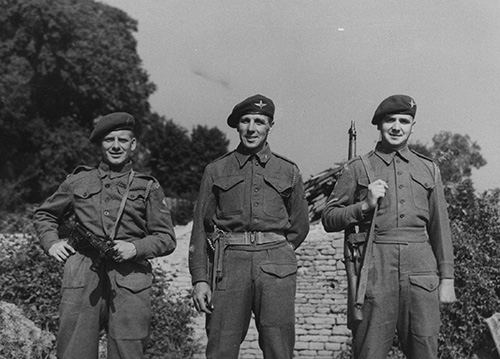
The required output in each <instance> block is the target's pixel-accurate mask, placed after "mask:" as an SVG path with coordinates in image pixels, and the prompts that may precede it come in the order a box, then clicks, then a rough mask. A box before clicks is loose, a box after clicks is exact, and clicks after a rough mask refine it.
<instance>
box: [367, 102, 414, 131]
mask: <svg viewBox="0 0 500 359" xmlns="http://www.w3.org/2000/svg"><path fill="white" fill-rule="evenodd" d="M416 112H417V104H416V103H415V100H414V99H413V98H412V97H410V96H408V95H392V96H389V97H387V98H386V99H385V100H383V101H382V102H381V103H380V105H378V107H377V109H376V110H375V113H374V115H373V118H372V124H374V125H377V124H378V123H379V122H380V121H381V120H383V119H384V118H385V117H386V116H390V115H395V114H400V115H410V116H412V117H413V118H415V113H416Z"/></svg>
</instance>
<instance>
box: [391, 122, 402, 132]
mask: <svg viewBox="0 0 500 359" xmlns="http://www.w3.org/2000/svg"><path fill="white" fill-rule="evenodd" d="M392 129H393V130H395V131H400V130H401V123H399V121H394V123H393V124H392Z"/></svg>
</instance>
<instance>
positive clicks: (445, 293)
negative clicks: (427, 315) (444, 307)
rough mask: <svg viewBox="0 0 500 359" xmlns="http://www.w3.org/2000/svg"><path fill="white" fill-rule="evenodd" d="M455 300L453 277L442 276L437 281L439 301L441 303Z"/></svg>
mask: <svg viewBox="0 0 500 359" xmlns="http://www.w3.org/2000/svg"><path fill="white" fill-rule="evenodd" d="M456 300H457V297H456V295H455V284H454V281H453V279H448V278H443V279H441V281H440V282H439V301H440V302H441V303H453V302H455V301H456Z"/></svg>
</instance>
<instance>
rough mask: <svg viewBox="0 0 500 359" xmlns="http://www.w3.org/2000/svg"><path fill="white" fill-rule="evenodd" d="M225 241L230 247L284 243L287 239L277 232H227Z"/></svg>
mask: <svg viewBox="0 0 500 359" xmlns="http://www.w3.org/2000/svg"><path fill="white" fill-rule="evenodd" d="M224 240H225V242H226V244H227V245H229V246H237V245H259V244H268V243H279V242H284V241H286V237H285V235H284V234H282V233H276V232H259V231H255V232H226V233H225V238H224Z"/></svg>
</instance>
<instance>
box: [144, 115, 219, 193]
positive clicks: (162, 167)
mask: <svg viewBox="0 0 500 359" xmlns="http://www.w3.org/2000/svg"><path fill="white" fill-rule="evenodd" d="M143 142H144V143H146V144H147V146H148V159H147V161H146V163H147V166H148V167H149V168H150V170H151V173H152V174H153V176H155V177H156V178H158V180H159V181H160V184H161V185H162V186H163V188H164V189H165V192H166V194H167V196H170V197H180V198H186V199H191V200H194V199H195V198H196V195H197V193H198V189H199V186H200V182H201V176H202V174H203V170H204V168H205V166H206V165H207V164H208V163H209V162H211V161H213V160H214V159H215V158H217V157H219V156H221V155H222V154H224V153H226V152H227V146H228V144H229V140H228V139H227V138H226V135H225V134H224V133H223V132H222V131H220V130H219V129H217V128H216V127H213V128H209V127H206V126H197V127H195V128H194V129H193V130H192V132H191V134H189V133H188V131H187V130H186V129H185V128H183V127H181V126H179V125H177V124H175V123H174V122H173V121H172V120H166V119H164V118H162V117H158V116H154V117H153V120H152V121H151V123H150V126H149V127H148V128H147V130H146V131H145V135H144V139H143Z"/></svg>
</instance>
